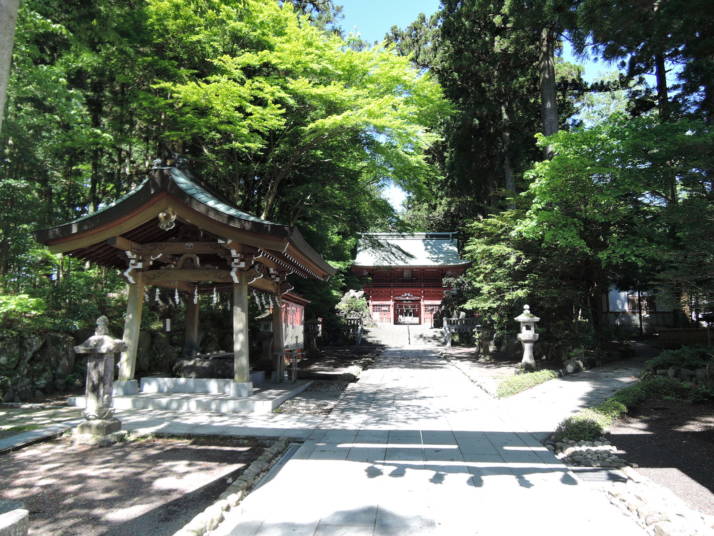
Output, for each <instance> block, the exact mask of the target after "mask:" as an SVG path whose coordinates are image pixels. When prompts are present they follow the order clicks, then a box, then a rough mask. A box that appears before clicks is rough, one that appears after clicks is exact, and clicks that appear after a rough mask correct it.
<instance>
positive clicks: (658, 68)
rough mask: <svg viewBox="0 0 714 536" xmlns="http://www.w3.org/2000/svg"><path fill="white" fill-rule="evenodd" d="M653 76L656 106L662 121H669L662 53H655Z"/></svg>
mask: <svg viewBox="0 0 714 536" xmlns="http://www.w3.org/2000/svg"><path fill="white" fill-rule="evenodd" d="M655 78H656V79H657V108H658V109H659V117H660V119H661V120H662V121H669V119H670V113H669V98H668V96H667V69H666V67H665V63H664V55H663V54H655Z"/></svg>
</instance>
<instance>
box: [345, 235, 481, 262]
mask: <svg viewBox="0 0 714 536" xmlns="http://www.w3.org/2000/svg"><path fill="white" fill-rule="evenodd" d="M466 263H467V261H465V260H463V259H462V258H461V257H459V250H458V248H457V243H456V239H455V238H454V235H453V233H364V234H363V235H362V236H361V238H360V240H359V243H358V245H357V259H356V260H355V265H356V266H453V265H460V264H466Z"/></svg>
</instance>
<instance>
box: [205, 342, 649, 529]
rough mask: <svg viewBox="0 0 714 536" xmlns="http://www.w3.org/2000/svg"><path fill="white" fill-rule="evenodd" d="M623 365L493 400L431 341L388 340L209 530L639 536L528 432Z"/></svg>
mask: <svg viewBox="0 0 714 536" xmlns="http://www.w3.org/2000/svg"><path fill="white" fill-rule="evenodd" d="M628 372H629V371H628V370H626V369H615V370H601V371H600V373H599V374H598V373H595V372H594V371H593V372H591V373H589V376H588V377H587V378H584V379H580V380H575V379H569V380H564V381H560V380H557V381H554V382H548V383H549V384H550V385H548V384H544V385H543V386H540V387H541V388H540V389H538V390H533V391H531V392H529V393H524V394H522V395H521V396H518V397H514V398H513V399H511V400H509V401H508V402H505V403H504V402H503V401H494V400H491V399H488V398H486V397H485V395H484V394H483V392H482V391H480V390H479V389H476V388H474V385H473V384H472V383H471V382H470V381H469V380H468V379H467V378H466V376H465V375H464V374H463V373H462V372H460V371H458V370H457V369H456V368H455V367H453V366H451V365H449V364H448V363H447V362H446V361H445V360H443V359H442V358H441V357H439V355H438V354H437V353H436V352H435V351H434V350H433V349H428V348H420V349H390V350H387V351H385V353H384V355H383V356H382V357H381V358H380V359H379V360H378V361H377V364H376V366H375V367H374V368H373V369H370V370H367V371H365V372H364V373H363V374H362V376H361V378H360V381H359V382H358V383H356V384H353V385H351V386H350V388H349V389H348V390H347V391H346V393H345V396H344V397H343V399H342V400H341V402H340V403H339V404H338V406H337V407H336V409H335V410H334V411H333V412H332V414H331V415H329V416H328V417H327V418H325V419H324V420H323V421H322V422H321V423H319V425H317V426H315V427H314V428H313V429H312V430H311V431H310V432H309V433H308V434H307V436H306V437H307V440H306V441H305V442H304V443H303V445H302V446H301V447H300V449H299V450H298V451H297V453H296V454H295V456H293V457H292V458H291V459H290V460H289V461H288V462H287V463H286V464H285V466H284V467H283V468H282V469H281V470H280V471H279V472H277V474H275V475H274V476H273V478H272V479H271V480H270V481H269V482H267V483H266V484H264V485H263V486H262V487H260V488H259V489H257V490H255V491H254V492H253V493H251V494H250V495H249V496H248V497H247V498H246V499H245V500H244V501H243V503H242V504H241V506H240V507H239V508H238V509H236V510H234V511H232V512H231V513H230V514H229V517H228V518H227V520H226V521H225V522H224V523H223V524H222V525H221V526H220V527H219V528H218V529H217V531H216V532H215V533H214V534H217V535H220V536H227V535H232V536H268V535H286V534H293V535H311V536H325V535H355V536H356V535H370V536H381V535H402V534H404V535H409V536H414V535H420V534H429V535H441V534H443V535H450V536H457V535H510V534H532V535H549V536H550V535H566V534H567V535H569V536H570V535H572V534H578V535H579V536H580V535H598V536H600V535H603V534H613V535H618V536H627V535H641V534H643V532H642V531H641V529H639V527H637V526H636V525H635V523H634V522H633V521H632V520H631V519H629V518H627V517H625V516H624V515H623V514H622V513H620V511H619V510H617V509H616V508H615V507H613V506H611V505H610V504H609V502H608V501H607V499H606V497H605V496H604V494H603V493H601V492H600V491H598V489H597V488H596V487H595V486H593V485H592V484H586V483H583V482H581V481H578V480H577V479H576V478H575V477H574V476H573V475H572V474H571V473H570V472H569V471H568V470H567V468H566V467H565V466H563V465H562V464H561V463H560V462H559V461H558V460H557V459H556V458H555V457H554V456H553V455H552V454H551V453H550V452H549V451H547V450H546V449H545V448H544V447H543V446H542V445H541V444H540V443H539V441H538V440H537V436H538V435H541V434H544V433H546V432H547V431H551V430H552V429H553V426H554V424H553V423H556V424H557V422H558V421H559V420H560V419H561V418H562V417H563V416H565V415H567V414H568V413H570V412H572V411H574V410H575V409H576V407H577V406H578V405H580V404H584V403H589V402H590V401H591V400H595V399H599V398H601V397H603V396H605V392H609V391H611V390H614V389H616V388H618V387H619V386H621V385H623V384H624V383H626V382H627V381H630V380H631V379H630V378H628ZM295 424H297V423H295ZM306 424H307V423H306ZM266 426H268V427H269V424H266ZM298 433H299V434H305V429H304V428H303V429H300V430H299V431H298ZM303 437H305V436H304V435H303Z"/></svg>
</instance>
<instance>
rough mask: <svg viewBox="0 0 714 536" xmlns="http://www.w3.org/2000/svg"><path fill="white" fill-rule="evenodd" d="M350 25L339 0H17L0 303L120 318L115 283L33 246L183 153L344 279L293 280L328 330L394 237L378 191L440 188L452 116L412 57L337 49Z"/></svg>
mask: <svg viewBox="0 0 714 536" xmlns="http://www.w3.org/2000/svg"><path fill="white" fill-rule="evenodd" d="M339 12H340V9H339V7H336V6H335V5H334V4H333V3H332V2H331V1H330V0H294V1H292V2H261V1H256V0H249V1H242V0H221V1H214V0H198V1H196V0H137V1H132V2H119V3H117V2H111V1H109V0H99V1H97V2H91V3H76V2H75V3H73V4H71V5H67V4H66V3H65V2H61V1H60V0H48V1H44V0H42V1H40V0H27V1H25V2H23V5H22V7H21V10H20V14H19V19H18V27H17V35H16V42H15V47H14V56H13V69H12V71H11V80H10V84H9V89H8V113H7V116H6V118H5V121H4V122H3V130H2V132H0V146H1V148H2V155H3V158H2V159H1V160H0V209H2V210H0V290H1V291H2V292H4V293H7V294H15V293H26V294H27V295H28V296H30V297H32V298H35V297H36V298H38V299H43V300H44V301H45V303H46V305H47V311H49V312H51V314H50V315H48V318H47V321H48V323H49V324H50V326H49V327H48V329H61V330H76V329H78V328H80V327H83V326H87V325H89V326H91V325H93V323H94V319H95V318H96V317H97V316H99V314H103V313H108V312H109V311H108V309H109V310H112V315H111V318H121V311H120V310H114V308H115V306H116V305H119V306H120V305H121V304H120V303H119V302H121V301H122V299H123V297H122V296H121V295H118V294H116V291H117V290H118V289H119V288H121V286H122V284H121V281H119V280H118V278H117V277H116V274H115V273H114V271H107V270H104V269H97V268H90V267H87V266H84V265H83V264H82V263H81V262H79V261H76V260H74V259H69V258H61V257H58V256H54V255H50V254H49V253H48V252H47V250H45V249H44V248H42V247H40V246H38V244H37V243H35V241H34V239H33V237H32V232H33V231H34V230H35V229H37V228H39V227H48V226H51V225H55V224H57V223H60V222H64V221H68V220H72V219H74V218H76V217H79V216H83V215H86V214H87V213H89V212H92V211H93V210H96V209H97V208H98V207H100V206H101V205H102V204H103V203H107V202H110V201H112V200H114V199H116V198H117V197H119V196H121V195H123V194H125V193H127V192H128V191H129V190H131V189H132V188H133V187H135V186H136V185H137V184H138V183H139V182H140V181H141V180H142V179H143V178H144V176H145V170H146V169H147V168H148V167H149V165H150V164H151V162H152V161H153V159H154V158H156V157H167V156H169V155H171V154H172V153H174V152H178V153H183V154H184V155H185V156H187V157H188V158H189V166H190V167H191V169H192V171H194V172H195V174H196V175H197V176H198V177H200V178H201V180H202V181H204V182H206V183H207V185H208V186H209V187H212V188H213V189H215V190H217V191H218V192H220V193H222V194H223V195H224V197H226V198H227V199H228V200H230V201H232V202H233V203H235V204H236V205H237V206H238V207H239V208H242V209H244V210H246V211H247V212H250V213H254V214H256V215H263V216H264V217H266V218H270V219H272V220H274V221H279V222H281V223H285V224H287V225H290V226H299V227H300V228H301V231H302V232H303V234H304V235H305V237H306V239H307V240H308V241H309V242H310V244H311V245H312V246H314V247H315V249H317V250H318V251H319V252H320V253H321V254H322V255H323V256H324V257H325V258H326V259H328V260H330V261H332V262H333V263H334V264H336V265H339V266H340V267H341V271H340V274H339V275H338V277H335V278H333V279H332V280H331V281H330V282H329V284H328V285H325V284H324V283H323V282H305V281H299V282H297V281H296V282H295V285H296V287H297V288H298V290H299V291H302V292H304V293H305V294H306V295H307V297H308V298H310V299H312V304H311V305H310V306H309V307H308V314H309V315H311V316H314V315H320V316H328V315H334V306H335V304H336V303H337V301H338V300H339V297H340V296H341V295H342V293H343V292H344V288H343V287H344V285H346V284H347V283H348V282H349V278H350V275H349V273H348V268H347V264H348V262H349V261H350V260H351V258H352V256H353V250H354V247H355V245H356V235H357V232H360V231H370V230H383V229H384V228H390V227H393V226H395V225H397V220H396V216H395V214H394V211H393V210H392V208H391V207H390V206H389V204H388V203H387V201H385V200H384V199H382V198H381V196H380V184H381V183H382V181H384V180H387V179H388V180H393V181H395V182H397V183H399V184H401V185H402V186H404V187H406V188H408V189H410V190H419V189H421V188H423V184H424V183H426V182H428V181H431V180H433V179H434V178H435V177H436V172H435V169H434V167H433V166H432V165H431V163H430V162H428V161H427V158H426V152H427V151H428V149H429V147H430V146H431V145H432V144H433V143H435V142H436V141H437V138H438V136H437V135H436V134H435V132H436V129H435V127H436V125H437V124H438V122H439V121H440V120H441V118H443V117H444V116H445V115H447V114H448V113H449V110H450V106H449V104H448V103H447V101H446V100H445V99H444V98H443V96H442V92H441V88H440V86H439V85H438V84H437V83H436V82H435V81H434V80H433V78H432V77H431V76H430V75H429V74H428V73H423V72H419V71H418V70H417V69H415V68H413V67H412V66H411V65H410V63H409V61H408V60H407V59H406V58H403V57H399V56H397V55H396V54H394V53H393V52H392V51H391V50H390V49H386V48H383V47H372V48H367V47H360V46H354V47H353V45H355V43H354V42H348V41H345V40H343V39H342V38H341V37H340V36H339V32H337V31H335V30H336V28H335V23H336V21H337V19H338V17H339ZM107 294H113V295H115V298H111V299H108V298H107V297H106V296H107ZM120 308H121V307H119V308H118V309H120ZM150 316H151V315H150V314H149V315H148V316H147V322H148V321H149V320H150V318H149V317H150Z"/></svg>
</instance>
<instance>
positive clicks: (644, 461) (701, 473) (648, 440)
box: [610, 400, 714, 515]
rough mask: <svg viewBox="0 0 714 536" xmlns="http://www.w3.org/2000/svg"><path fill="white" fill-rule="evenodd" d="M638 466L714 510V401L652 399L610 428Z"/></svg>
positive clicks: (695, 502) (706, 509)
mask: <svg viewBox="0 0 714 536" xmlns="http://www.w3.org/2000/svg"><path fill="white" fill-rule="evenodd" d="M610 439H611V441H612V443H613V444H615V445H617V447H618V448H620V449H622V450H624V451H625V452H626V455H625V459H626V460H627V461H628V462H630V463H635V464H637V465H638V466H639V467H638V468H637V471H639V472H640V473H642V474H643V475H645V476H646V477H647V478H649V479H650V480H653V481H654V482H656V483H658V484H660V485H662V486H665V487H667V488H669V489H670V490H672V491H673V492H674V493H675V494H677V495H678V496H679V497H680V498H681V499H682V500H684V501H685V502H687V503H688V504H689V505H690V506H691V507H692V508H694V509H695V510H698V511H700V512H702V513H705V514H709V515H714V402H708V403H703V404H689V403H688V402H682V401H675V400H652V401H649V402H648V403H646V404H644V405H643V406H642V407H641V408H639V409H638V410H637V411H636V412H633V414H632V415H630V416H627V417H625V418H624V419H622V420H620V421H619V422H618V423H616V424H615V425H614V426H613V427H612V428H611V429H610Z"/></svg>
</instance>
